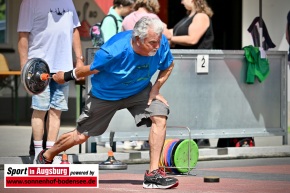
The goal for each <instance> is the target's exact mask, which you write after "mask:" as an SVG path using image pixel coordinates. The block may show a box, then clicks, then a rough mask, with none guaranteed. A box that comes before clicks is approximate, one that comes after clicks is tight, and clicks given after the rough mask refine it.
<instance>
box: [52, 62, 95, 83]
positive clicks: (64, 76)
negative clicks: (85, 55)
mask: <svg viewBox="0 0 290 193" xmlns="http://www.w3.org/2000/svg"><path fill="white" fill-rule="evenodd" d="M90 67H91V65H86V66H79V67H77V68H75V69H73V70H71V71H68V72H63V71H59V72H57V73H56V74H54V75H53V76H52V78H53V80H54V81H55V82H57V83H59V84H63V83H65V82H67V81H69V80H74V79H80V78H84V77H87V76H89V75H91V74H96V73H98V72H99V71H98V70H93V71H91V70H90Z"/></svg>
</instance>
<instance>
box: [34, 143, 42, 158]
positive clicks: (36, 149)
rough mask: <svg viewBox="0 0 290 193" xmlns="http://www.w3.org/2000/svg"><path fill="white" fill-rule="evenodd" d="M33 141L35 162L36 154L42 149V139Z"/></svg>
mask: <svg viewBox="0 0 290 193" xmlns="http://www.w3.org/2000/svg"><path fill="white" fill-rule="evenodd" d="M33 143H34V151H35V156H34V162H35V160H36V158H37V156H38V154H39V153H40V152H41V151H42V140H41V141H33Z"/></svg>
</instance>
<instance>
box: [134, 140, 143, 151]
mask: <svg viewBox="0 0 290 193" xmlns="http://www.w3.org/2000/svg"><path fill="white" fill-rule="evenodd" d="M136 144H137V145H136V147H134V150H141V149H142V145H143V144H144V141H137V143H136Z"/></svg>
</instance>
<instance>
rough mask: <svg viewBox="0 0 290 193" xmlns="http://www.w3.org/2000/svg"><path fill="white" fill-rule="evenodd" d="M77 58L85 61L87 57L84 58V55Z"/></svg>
mask: <svg viewBox="0 0 290 193" xmlns="http://www.w3.org/2000/svg"><path fill="white" fill-rule="evenodd" d="M76 58H77V60H81V61H83V62H84V61H85V59H84V57H83V56H79V57H78V56H77V57H76Z"/></svg>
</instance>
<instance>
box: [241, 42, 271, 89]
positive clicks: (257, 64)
mask: <svg viewBox="0 0 290 193" xmlns="http://www.w3.org/2000/svg"><path fill="white" fill-rule="evenodd" d="M243 49H244V50H245V57H246V62H247V77H246V83H248V84H253V83H254V82H255V76H257V78H258V80H259V81H260V82H263V81H264V80H265V79H266V78H267V76H268V75H269V72H270V67H269V61H268V59H267V58H261V54H260V50H259V48H258V47H254V46H252V45H250V46H245V47H243Z"/></svg>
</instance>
